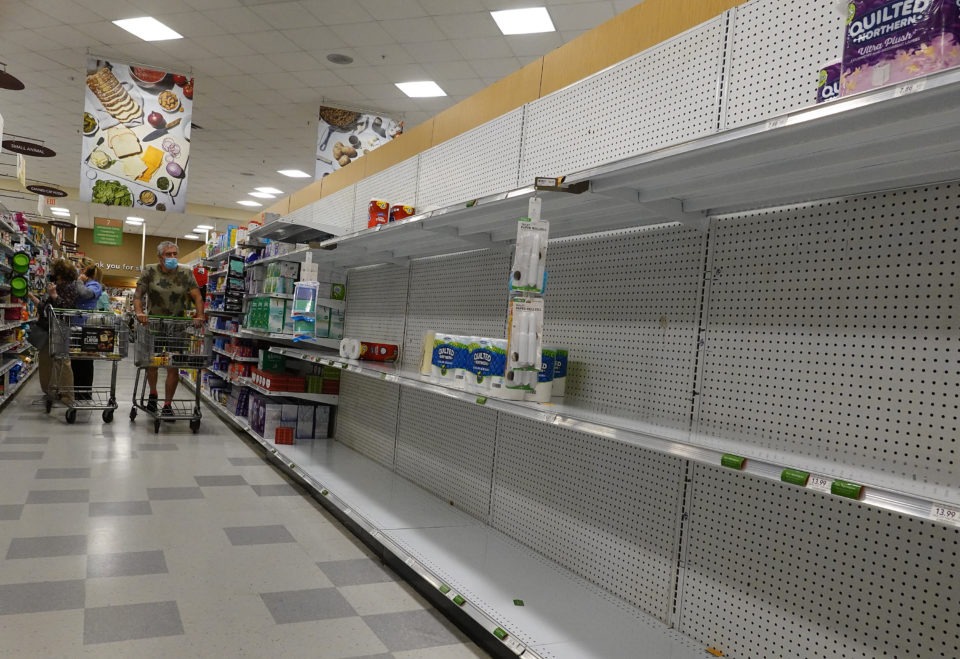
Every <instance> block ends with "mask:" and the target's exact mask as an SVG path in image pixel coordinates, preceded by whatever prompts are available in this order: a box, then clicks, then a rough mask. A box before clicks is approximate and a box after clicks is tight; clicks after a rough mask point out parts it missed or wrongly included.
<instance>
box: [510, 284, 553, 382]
mask: <svg viewBox="0 0 960 659" xmlns="http://www.w3.org/2000/svg"><path fill="white" fill-rule="evenodd" d="M508 330H509V333H508V335H507V369H506V372H505V373H504V392H505V394H506V396H507V397H508V398H511V399H516V400H519V399H522V398H524V395H525V394H527V393H534V392H535V391H536V387H537V376H538V374H539V373H540V348H541V340H542V336H543V298H529V297H515V298H512V299H511V300H510V311H509V314H508Z"/></svg>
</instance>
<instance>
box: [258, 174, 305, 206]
mask: <svg viewBox="0 0 960 659" xmlns="http://www.w3.org/2000/svg"><path fill="white" fill-rule="evenodd" d="M277 174H283V175H284V176H289V177H290V178H310V174H307V173H306V172H303V171H300V170H299V169H278V170H277ZM259 205H260V204H257V206H259Z"/></svg>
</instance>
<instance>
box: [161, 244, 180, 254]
mask: <svg viewBox="0 0 960 659" xmlns="http://www.w3.org/2000/svg"><path fill="white" fill-rule="evenodd" d="M168 247H176V248H177V251H178V252H179V251H180V247H179V246H178V245H177V243H175V242H171V241H169V240H164V241H163V242H162V243H160V244H159V245H157V256H163V250H165V249H166V248H168Z"/></svg>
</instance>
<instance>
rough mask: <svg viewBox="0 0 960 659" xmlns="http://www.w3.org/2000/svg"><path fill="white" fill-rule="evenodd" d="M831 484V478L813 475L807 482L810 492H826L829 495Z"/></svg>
mask: <svg viewBox="0 0 960 659" xmlns="http://www.w3.org/2000/svg"><path fill="white" fill-rule="evenodd" d="M831 483H832V481H831V480H830V479H829V478H824V477H823V476H815V475H813V474H811V475H810V478H809V479H808V480H807V488H808V489H810V490H816V491H817V492H826V493H827V494H830V484H831Z"/></svg>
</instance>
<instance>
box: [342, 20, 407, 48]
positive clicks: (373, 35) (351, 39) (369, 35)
mask: <svg viewBox="0 0 960 659" xmlns="http://www.w3.org/2000/svg"><path fill="white" fill-rule="evenodd" d="M337 34H338V35H339V36H340V38H341V39H343V43H345V44H346V45H348V46H355V47H358V48H359V47H366V46H371V45H379V44H390V43H394V39H393V37H391V36H390V35H389V34H388V33H387V31H386V30H384V29H383V27H382V26H381V25H380V23H374V22H367V23H349V24H346V25H342V26H340V27H339V28H338V29H337Z"/></svg>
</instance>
